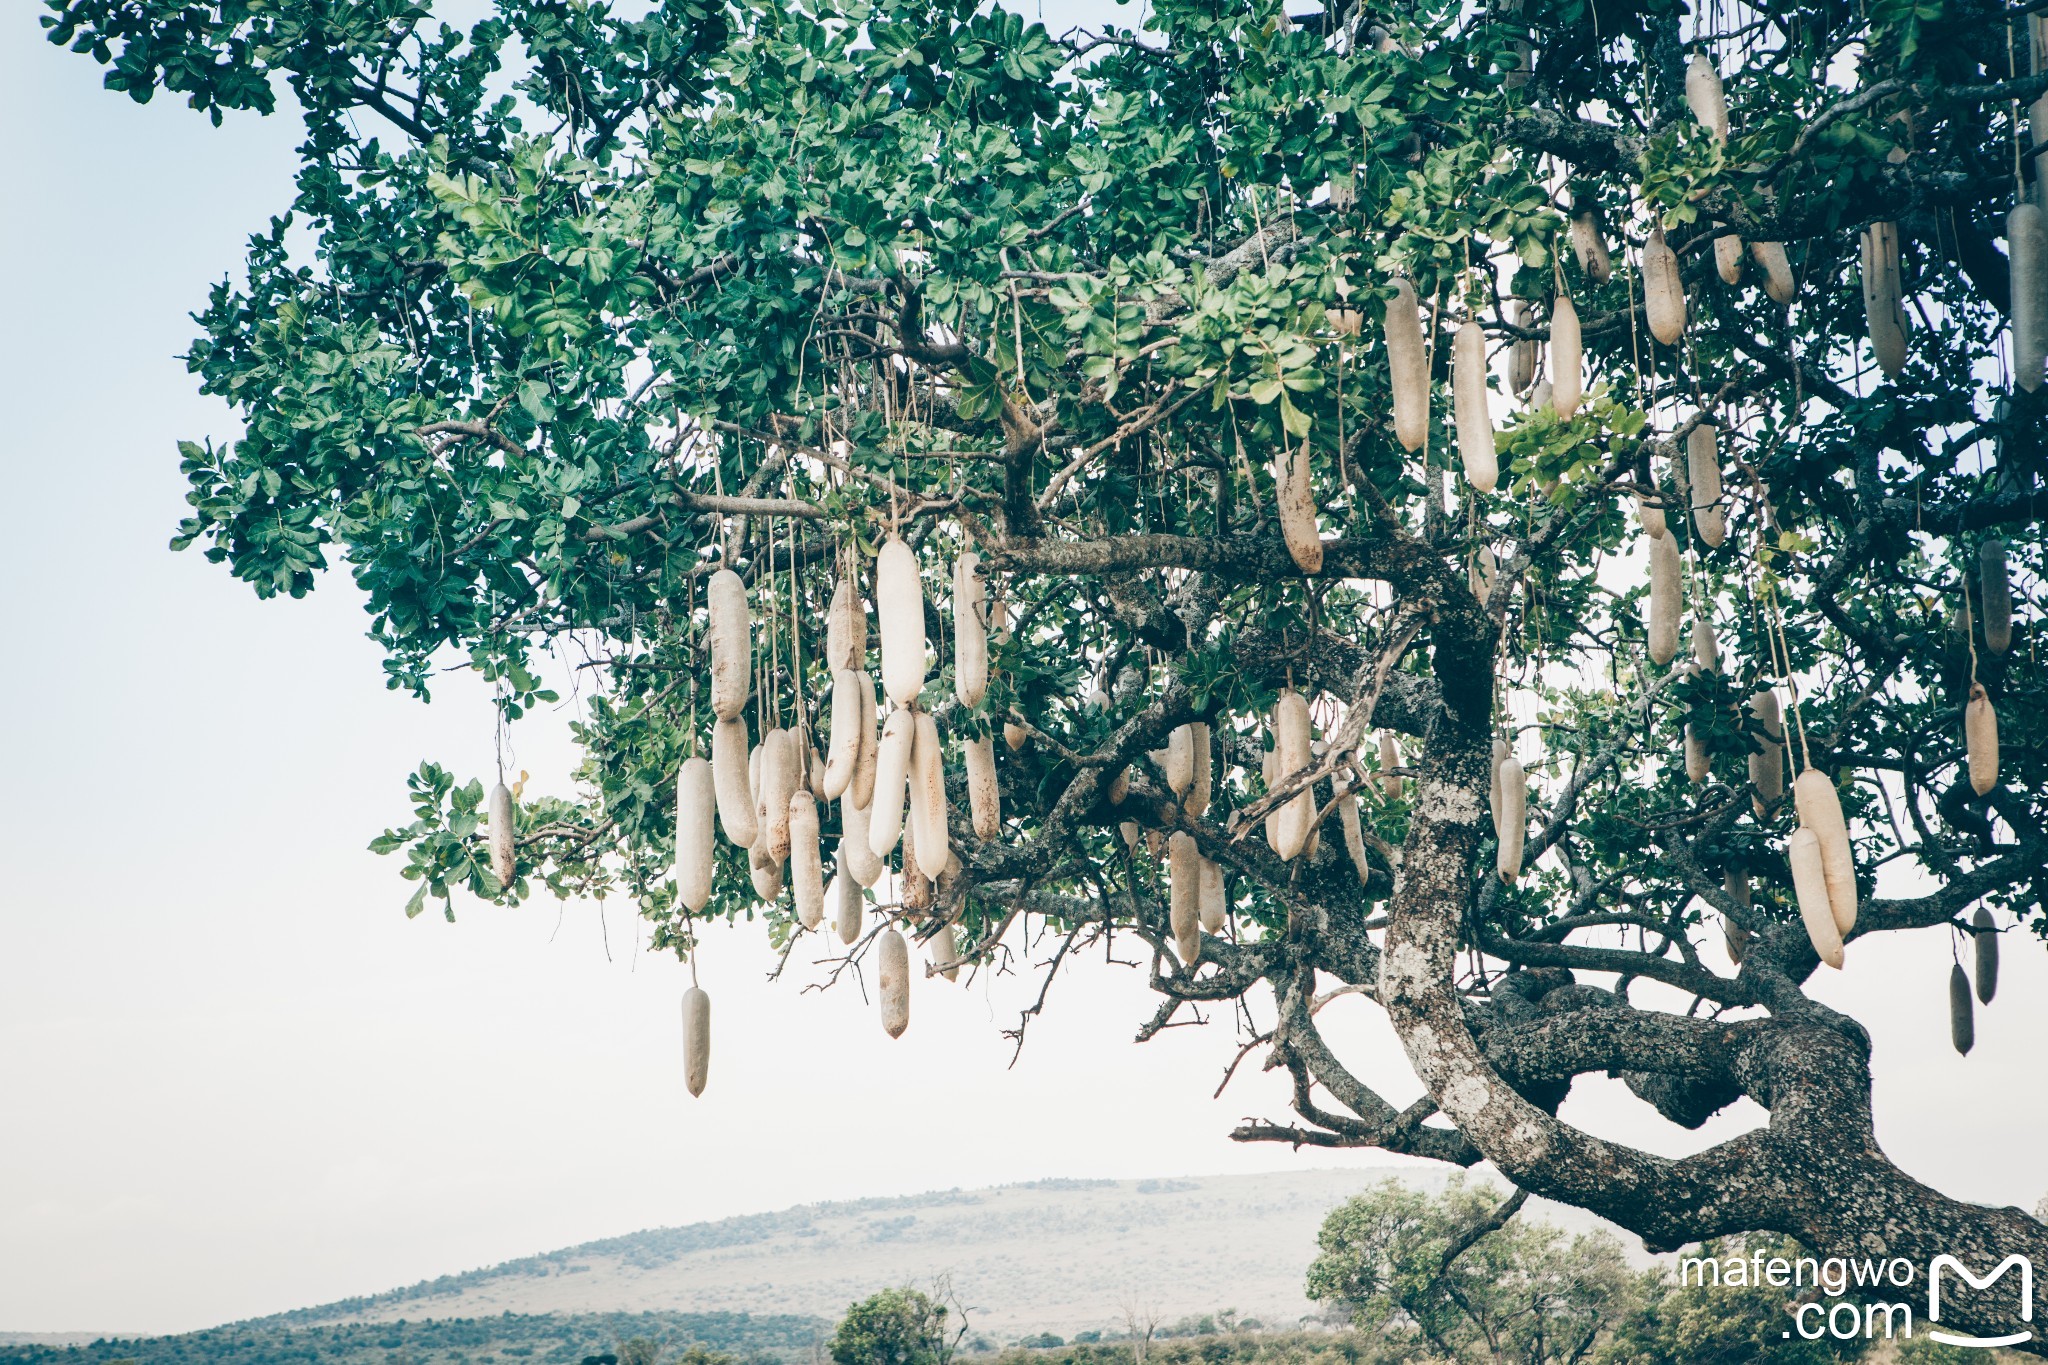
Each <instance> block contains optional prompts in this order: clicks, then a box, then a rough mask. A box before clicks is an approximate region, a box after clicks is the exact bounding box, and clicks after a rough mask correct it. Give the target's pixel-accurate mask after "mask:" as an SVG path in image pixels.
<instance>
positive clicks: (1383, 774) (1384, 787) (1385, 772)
mask: <svg viewBox="0 0 2048 1365" xmlns="http://www.w3.org/2000/svg"><path fill="white" fill-rule="evenodd" d="M1400 766H1401V747H1400V745H1398V744H1396V743H1395V742H1394V732H1393V731H1392V730H1382V731H1380V791H1381V793H1382V794H1384V795H1385V796H1386V798H1387V800H1389V801H1398V800H1399V799H1400V798H1401V775H1400V774H1399V773H1397V772H1395V771H1394V770H1395V769H1396V768H1398V767H1400Z"/></svg>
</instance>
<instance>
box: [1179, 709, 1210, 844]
mask: <svg viewBox="0 0 2048 1365" xmlns="http://www.w3.org/2000/svg"><path fill="white" fill-rule="evenodd" d="M1209 766H1210V756H1209V722H1208V721H1206V720H1193V721H1189V722H1188V789H1187V791H1186V792H1185V793H1183V794H1182V796H1181V802H1180V808H1181V809H1182V810H1184V811H1186V812H1187V813H1188V817H1189V818H1190V819H1194V820H1199V819H1201V818H1202V816H1203V815H1204V814H1206V813H1207V812H1208V809H1209V793H1210V776H1209Z"/></svg>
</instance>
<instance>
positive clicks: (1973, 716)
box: [1963, 683, 1998, 796]
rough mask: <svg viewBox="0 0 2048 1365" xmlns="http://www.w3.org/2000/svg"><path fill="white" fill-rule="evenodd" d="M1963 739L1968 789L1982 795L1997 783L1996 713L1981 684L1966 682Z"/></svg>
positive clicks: (1988, 694)
mask: <svg viewBox="0 0 2048 1365" xmlns="http://www.w3.org/2000/svg"><path fill="white" fill-rule="evenodd" d="M1963 739H1964V740H1965V742H1966V744H1967V746H1968V748H1969V754H1970V790H1971V791H1973V792H1975V793H1977V795H1979V796H1983V795H1984V794H1985V793H1987V792H1989V791H1990V790H1991V789H1992V788H1993V787H1995V786H1997V785H1998V712H1997V711H1995V710H1993V709H1992V706H1991V694H1990V693H1989V692H1986V691H1985V690H1984V684H1983V683H1972V684H1970V703H1969V705H1967V706H1965V707H1964V708H1963Z"/></svg>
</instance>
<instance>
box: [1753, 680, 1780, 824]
mask: <svg viewBox="0 0 2048 1365" xmlns="http://www.w3.org/2000/svg"><path fill="white" fill-rule="evenodd" d="M1748 705H1749V714H1750V715H1751V716H1753V717H1755V719H1756V722H1757V724H1758V726H1759V727H1760V728H1761V729H1762V730H1763V732H1764V736H1765V738H1764V741H1763V752H1761V753H1754V754H1751V755H1750V756H1749V784H1750V785H1751V786H1752V787H1755V788H1756V797H1755V805H1756V818H1757V819H1759V820H1761V819H1763V818H1765V817H1766V816H1767V815H1769V814H1770V812H1771V810H1772V809H1773V808H1774V807H1775V806H1776V805H1777V804H1778V802H1780V801H1782V800H1784V799H1785V716H1784V712H1783V711H1782V710H1781V709H1780V708H1779V706H1778V694H1777V693H1776V692H1775V691H1773V690H1772V689H1770V688H1768V687H1765V688H1760V689H1758V690H1757V691H1756V692H1755V693H1753V694H1752V695H1751V696H1750V699H1749V703H1748Z"/></svg>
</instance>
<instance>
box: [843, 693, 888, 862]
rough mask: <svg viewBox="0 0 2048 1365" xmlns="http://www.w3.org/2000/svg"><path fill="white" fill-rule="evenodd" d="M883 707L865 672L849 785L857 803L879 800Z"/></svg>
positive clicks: (848, 790) (862, 804)
mask: <svg viewBox="0 0 2048 1365" xmlns="http://www.w3.org/2000/svg"><path fill="white" fill-rule="evenodd" d="M880 706H881V703H880V702H878V701H877V700H876V699H875V680H874V679H873V678H871V677H869V676H868V675H867V674H865V673H863V674H861V675H860V755H859V757H857V758H855V759H854V761H853V781H852V782H851V783H849V784H848V785H847V788H846V790H847V792H848V794H849V795H851V796H852V797H853V804H854V805H856V806H865V805H869V804H871V803H872V802H873V801H874V799H875V760H876V759H877V757H879V755H880V753H881V738H880V736H878V735H877V734H876V733H875V713H876V712H877V711H878V710H879V709H880ZM869 884H871V883H869Z"/></svg>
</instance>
